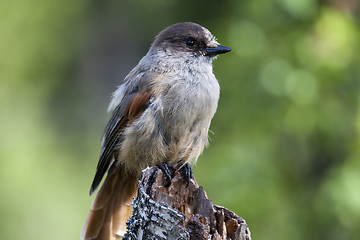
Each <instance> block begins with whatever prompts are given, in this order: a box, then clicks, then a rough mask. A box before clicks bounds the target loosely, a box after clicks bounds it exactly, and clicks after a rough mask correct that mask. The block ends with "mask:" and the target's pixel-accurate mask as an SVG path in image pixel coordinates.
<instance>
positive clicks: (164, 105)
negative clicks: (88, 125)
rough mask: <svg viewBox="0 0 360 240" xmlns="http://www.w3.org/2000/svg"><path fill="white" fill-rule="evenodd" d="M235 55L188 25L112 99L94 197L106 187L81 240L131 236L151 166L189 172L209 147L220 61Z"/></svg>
mask: <svg viewBox="0 0 360 240" xmlns="http://www.w3.org/2000/svg"><path fill="white" fill-rule="evenodd" d="M231 50H232V49H230V48H228V47H225V46H223V45H220V44H219V43H218V41H217V40H216V38H215V37H214V35H213V34H212V33H211V32H210V31H209V30H208V29H206V28H205V27H203V26H201V25H199V24H197V23H193V22H180V23H176V24H173V25H171V26H168V27H167V28H165V29H164V30H163V31H161V32H160V33H159V34H158V35H157V36H156V37H155V39H154V41H153V43H152V44H151V46H150V48H149V51H148V52H147V53H146V55H145V56H144V57H143V58H142V59H141V60H140V61H139V63H138V64H137V65H136V66H135V67H134V68H133V69H132V70H131V71H130V73H129V74H128V75H127V76H126V77H125V79H124V82H123V84H122V85H120V86H119V87H118V88H117V89H116V90H115V92H114V93H113V95H112V100H111V102H110V104H109V107H108V110H109V111H110V112H112V115H111V117H110V120H109V122H108V124H107V125H106V127H105V130H104V134H103V138H102V142H101V146H102V148H101V152H100V158H99V162H98V164H97V168H96V173H95V176H94V179H93V182H92V185H91V188H90V195H92V194H93V193H94V192H95V190H96V189H97V188H98V186H99V185H100V183H101V181H102V179H103V178H104V176H105V174H106V173H107V176H106V177H105V180H104V181H103V184H102V186H101V188H100V190H99V191H98V193H97V195H96V197H95V199H94V202H93V204H92V206H91V209H90V212H89V214H88V217H87V219H86V221H85V223H84V226H83V229H82V233H81V239H86V240H88V239H102V240H108V239H109V240H110V239H111V240H112V239H119V238H120V237H121V236H123V235H124V233H125V232H126V221H127V219H128V218H129V217H130V216H131V211H132V206H131V202H132V200H133V197H134V196H136V192H137V179H138V178H139V177H140V174H141V171H142V170H143V169H144V168H146V167H147V166H159V167H160V168H161V169H162V170H163V172H164V176H165V177H166V179H167V181H168V183H170V182H169V181H171V175H170V174H169V168H172V167H174V168H176V169H184V173H185V175H186V177H187V181H188V182H189V179H190V178H191V176H192V172H191V167H190V164H193V163H195V162H196V161H197V159H198V157H199V155H200V154H201V153H202V151H203V149H204V147H205V146H206V145H207V144H208V132H209V127H210V122H211V120H212V118H213V116H214V114H215V112H216V109H217V105H218V100H219V96H220V87H219V83H218V81H217V79H216V77H215V75H214V73H213V66H212V62H213V60H214V59H215V58H216V57H217V56H218V55H219V54H223V53H227V52H230V51H231Z"/></svg>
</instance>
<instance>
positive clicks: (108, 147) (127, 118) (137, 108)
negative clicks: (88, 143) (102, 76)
mask: <svg viewBox="0 0 360 240" xmlns="http://www.w3.org/2000/svg"><path fill="white" fill-rule="evenodd" d="M139 76H140V77H139V78H135V79H136V81H134V82H132V83H131V82H130V83H129V82H128V83H125V84H128V85H129V87H127V90H126V92H125V94H124V96H123V98H122V100H121V102H120V104H119V105H118V106H117V107H116V108H115V109H114V111H113V113H112V116H111V118H110V120H109V122H108V124H107V126H106V128H105V131H104V137H103V143H102V149H101V153H100V159H99V162H98V165H97V168H96V173H95V177H94V180H93V183H92V185H91V189H90V195H91V194H92V193H93V192H94V191H95V190H96V188H97V187H98V186H99V184H100V182H101V180H102V178H103V177H104V175H105V173H106V172H107V170H108V169H109V167H110V166H111V164H112V162H113V161H114V159H113V154H114V152H116V151H117V149H118V147H119V145H120V143H121V141H122V139H121V132H122V130H123V129H124V127H125V126H126V125H127V124H128V123H129V122H131V121H132V120H134V119H135V118H136V117H138V116H139V114H141V113H142V112H143V111H145V109H146V107H147V106H148V104H147V103H148V102H149V100H150V98H151V96H152V91H151V88H150V82H151V79H153V78H154V77H157V76H156V75H155V74H139Z"/></svg>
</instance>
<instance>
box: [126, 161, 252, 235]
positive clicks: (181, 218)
mask: <svg viewBox="0 0 360 240" xmlns="http://www.w3.org/2000/svg"><path fill="white" fill-rule="evenodd" d="M172 176H173V178H172V181H171V185H170V186H169V187H165V186H164V185H165V178H164V175H163V172H162V171H161V170H160V169H159V168H157V167H151V168H147V169H145V170H144V171H143V172H142V175H141V177H140V179H139V182H138V183H139V188H138V194H137V197H136V199H135V200H134V202H133V216H132V217H131V218H130V219H129V221H128V223H127V228H128V231H127V233H126V234H125V237H124V239H128V240H135V239H170V240H175V239H176V240H180V239H181V240H183V239H184V240H185V239H186V240H187V239H191V240H195V239H196V240H198V239H200V240H201V239H214V240H215V239H216V240H218V239H233V240H235V239H236V240H251V237H250V230H249V228H248V227H247V224H246V222H245V220H244V219H242V218H241V217H239V216H237V215H236V214H235V213H233V212H231V211H230V210H228V209H226V208H224V207H221V206H216V205H213V204H212V201H211V200H209V199H208V198H207V196H206V193H205V191H204V190H203V188H202V187H201V186H200V187H199V185H198V184H197V182H196V180H195V178H194V177H193V178H192V179H191V180H190V183H189V185H188V186H186V185H187V184H186V180H185V178H184V177H183V174H182V172H181V171H175V172H172Z"/></svg>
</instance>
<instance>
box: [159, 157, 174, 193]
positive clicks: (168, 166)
mask: <svg viewBox="0 0 360 240" xmlns="http://www.w3.org/2000/svg"><path fill="white" fill-rule="evenodd" d="M157 166H158V167H159V168H160V169H161V171H162V172H163V173H164V175H165V187H169V186H170V185H171V179H172V176H171V173H170V169H171V170H173V171H175V170H176V169H175V167H174V166H173V165H171V164H169V163H165V162H162V163H159V164H158V165H157Z"/></svg>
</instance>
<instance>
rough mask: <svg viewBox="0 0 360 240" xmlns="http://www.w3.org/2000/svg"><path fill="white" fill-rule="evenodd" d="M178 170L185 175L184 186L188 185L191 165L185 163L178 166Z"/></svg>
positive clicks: (191, 173) (191, 174)
mask: <svg viewBox="0 0 360 240" xmlns="http://www.w3.org/2000/svg"><path fill="white" fill-rule="evenodd" d="M180 170H181V171H182V173H183V175H184V177H185V180H186V187H188V186H189V183H190V179H191V178H192V176H193V172H192V169H191V166H190V164H189V163H185V164H184V165H182V166H180Z"/></svg>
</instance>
